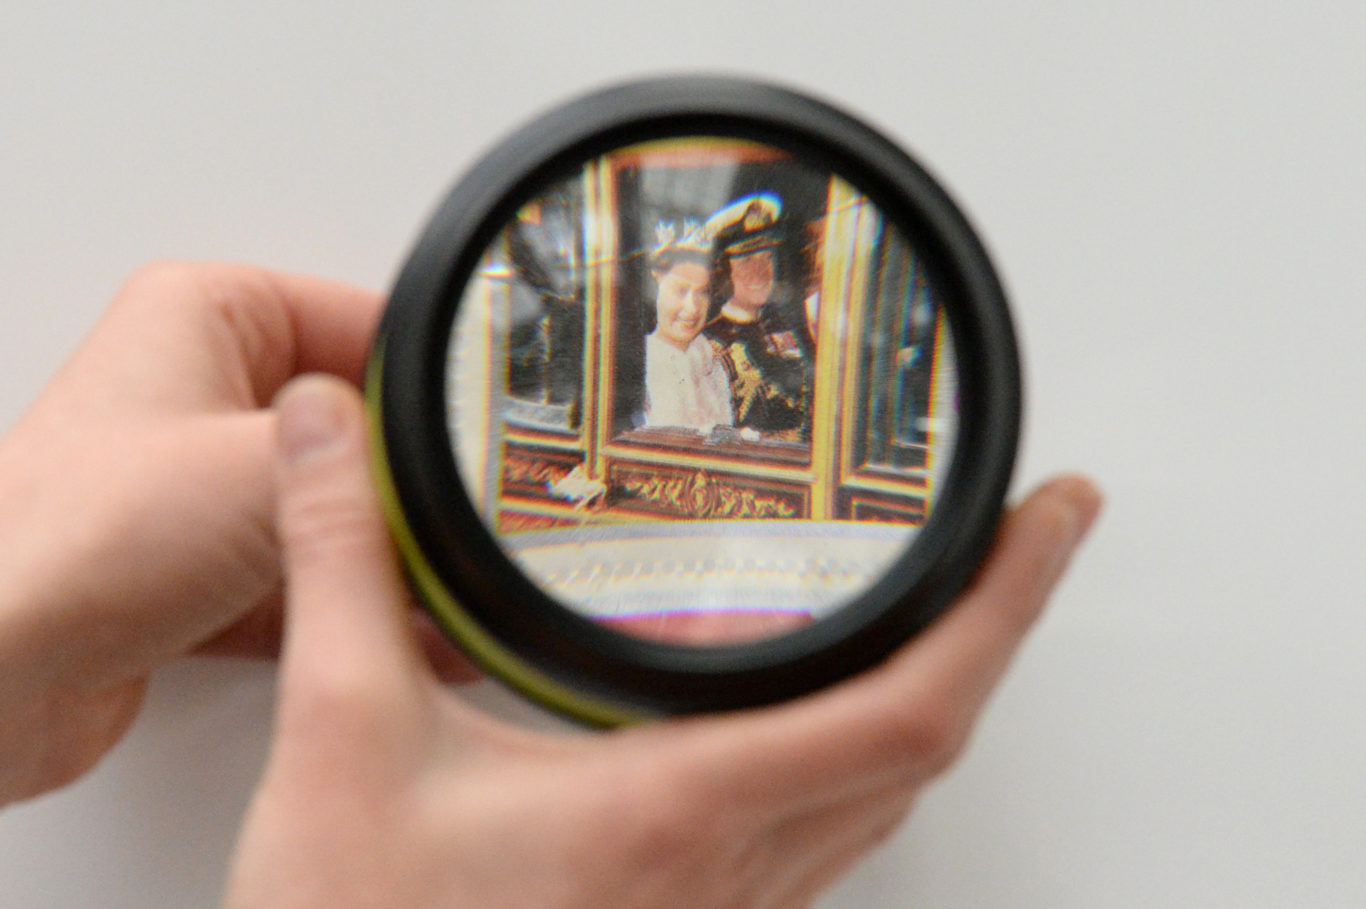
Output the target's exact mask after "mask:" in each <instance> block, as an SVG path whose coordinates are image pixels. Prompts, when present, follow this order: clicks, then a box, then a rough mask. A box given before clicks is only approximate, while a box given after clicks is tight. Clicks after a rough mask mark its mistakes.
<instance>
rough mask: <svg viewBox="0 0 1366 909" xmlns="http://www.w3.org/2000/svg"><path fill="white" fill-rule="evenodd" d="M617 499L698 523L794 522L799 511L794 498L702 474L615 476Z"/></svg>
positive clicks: (798, 504) (799, 513)
mask: <svg viewBox="0 0 1366 909" xmlns="http://www.w3.org/2000/svg"><path fill="white" fill-rule="evenodd" d="M617 489H618V491H619V492H618V496H617V497H618V498H620V499H633V500H635V501H637V502H640V503H643V504H646V505H651V506H654V507H655V508H658V509H661V510H663V511H667V512H670V513H672V514H678V515H687V516H689V517H693V518H697V519H699V520H713V521H716V520H746V519H762V518H797V517H800V516H801V513H802V509H801V506H800V503H799V502H794V501H793V500H794V499H795V498H797V496H796V495H795V494H792V495H784V494H783V493H782V492H773V491H760V490H755V489H749V488H745V487H743V486H737V485H735V484H734V483H732V482H729V481H728V480H726V479H718V478H717V477H715V476H712V475H710V474H708V473H707V472H706V471H705V470H698V471H697V472H696V473H693V474H691V475H688V474H673V475H660V474H634V473H625V472H623V475H619V476H618V486H617Z"/></svg>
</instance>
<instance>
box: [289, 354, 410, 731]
mask: <svg viewBox="0 0 1366 909" xmlns="http://www.w3.org/2000/svg"><path fill="white" fill-rule="evenodd" d="M275 409H276V411H277V414H278V420H279V425H278V429H277V444H276V478H277V483H278V492H279V499H278V505H277V508H278V514H277V525H278V533H279V537H280V542H281V546H282V549H283V560H284V573H285V597H286V607H285V608H286V612H285V641H284V658H283V666H282V670H281V672H282V688H283V689H284V690H285V691H287V692H290V693H292V694H294V695H296V696H297V695H298V694H300V693H301V692H300V689H303V690H305V691H311V692H313V693H314V694H322V693H330V694H333V695H339V696H340V697H341V699H342V700H347V699H348V698H349V699H355V698H357V697H361V698H364V699H365V700H366V702H368V703H371V704H373V705H376V706H377V707H378V708H380V709H386V708H385V705H387V709H389V710H392V709H394V708H395V707H396V706H397V705H398V703H399V702H400V701H401V699H402V698H403V697H404V695H405V693H410V692H411V691H413V689H414V687H415V686H416V685H418V684H419V683H420V682H421V680H422V679H423V673H424V671H425V664H424V663H423V660H422V657H421V654H420V652H419V650H418V648H417V645H416V644H415V642H414V640H413V637H412V633H411V630H410V624H409V615H408V613H409V597H408V591H407V587H406V585H405V584H404V582H403V578H402V576H401V574H400V572H399V568H398V565H397V561H396V558H395V555H394V550H393V546H392V544H391V542H390V539H389V534H388V531H387V528H386V526H385V523H384V519H383V516H382V514H381V511H380V507H379V502H378V501H377V499H376V496H375V492H374V489H373V487H372V485H371V480H370V472H369V469H368V465H367V462H366V445H365V420H364V414H363V410H362V406H361V402H360V396H359V395H358V394H357V393H356V392H355V390H354V389H352V388H351V387H350V386H349V385H347V384H346V383H345V382H343V381H341V380H339V379H334V378H330V377H324V376H305V377H303V378H301V379H296V380H294V381H292V382H291V383H290V384H288V385H287V386H286V387H285V388H284V389H283V390H282V391H281V392H280V394H279V395H278V396H277V398H276V403H275ZM305 700H316V698H312V699H305ZM337 706H341V707H343V708H348V709H349V707H360V706H361V705H360V704H353V705H346V704H339V705H337Z"/></svg>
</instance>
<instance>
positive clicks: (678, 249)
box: [645, 231, 732, 433]
mask: <svg viewBox="0 0 1366 909" xmlns="http://www.w3.org/2000/svg"><path fill="white" fill-rule="evenodd" d="M710 261H711V252H710V248H709V245H708V244H707V243H706V242H705V241H703V240H702V239H701V238H700V235H699V234H698V233H697V232H696V231H693V232H690V233H689V234H688V235H686V236H685V237H684V238H683V240H681V241H679V242H674V241H673V240H672V238H671V237H670V238H669V239H666V241H665V243H664V245H663V246H662V247H661V248H660V249H659V250H658V251H657V252H656V253H655V258H654V263H653V267H652V268H651V272H652V274H653V275H654V279H655V284H656V286H657V292H656V295H655V328H654V330H653V331H652V332H650V333H649V334H648V335H646V336H645V425H646V426H676V427H684V428H688V429H695V430H697V431H698V432H702V433H709V432H711V430H712V428H713V427H715V426H718V425H720V426H730V425H732V414H731V393H730V383H729V381H727V379H726V373H725V371H724V370H723V369H722V368H721V366H720V365H719V364H718V363H717V360H716V355H715V353H714V352H713V350H712V345H711V344H709V343H708V342H707V339H706V338H703V337H701V334H700V333H701V331H702V326H703V324H704V323H705V322H706V320H707V311H708V309H709V308H710V305H711V268H710Z"/></svg>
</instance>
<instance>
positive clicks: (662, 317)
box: [655, 262, 711, 350]
mask: <svg viewBox="0 0 1366 909" xmlns="http://www.w3.org/2000/svg"><path fill="white" fill-rule="evenodd" d="M655 280H656V282H658V284H659V293H657V294H656V295H655V334H656V335H658V336H659V337H660V338H661V339H662V340H664V341H666V342H667V343H669V344H671V345H673V346H674V347H676V348H678V349H679V350H687V349H688V345H689V344H691V343H692V339H693V338H695V337H697V333H698V332H699V331H701V330H702V323H703V322H704V321H706V318H707V306H708V304H710V302H711V292H710V289H709V286H710V284H711V272H709V271H708V270H707V267H706V266H705V265H702V264H701V263H698V262H677V263H675V264H674V265H673V267H671V268H670V269H669V270H668V271H666V272H663V273H662V274H657V275H655Z"/></svg>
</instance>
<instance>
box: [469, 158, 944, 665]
mask: <svg viewBox="0 0 1366 909" xmlns="http://www.w3.org/2000/svg"><path fill="white" fill-rule="evenodd" d="M448 362H449V365H448V369H447V402H448V409H449V421H450V429H451V438H452V439H453V441H454V447H455V452H454V455H455V461H456V466H457V469H458V472H459V475H460V477H461V480H462V482H463V483H464V484H465V487H466V489H467V492H468V493H469V495H470V497H471V499H472V500H473V502H474V505H475V508H476V510H477V511H478V513H479V514H480V516H481V517H482V518H483V520H484V521H485V522H486V524H487V525H488V527H489V528H490V530H491V531H492V532H493V534H494V536H495V537H496V538H497V539H498V540H499V542H500V543H501V545H502V546H503V547H504V548H505V550H506V551H507V553H508V554H509V556H510V557H511V558H512V559H513V561H514V562H516V563H517V564H518V565H519V566H520V567H521V569H522V570H523V571H524V572H525V573H526V574H527V575H528V576H529V577H530V578H532V579H533V580H535V581H537V582H538V583H539V584H540V585H541V586H542V587H543V588H544V589H545V590H546V591H547V592H548V593H549V594H550V595H551V596H553V597H554V598H555V599H556V600H558V601H559V602H561V603H563V604H564V605H565V606H566V607H568V608H569V609H572V610H574V611H576V612H578V613H580V614H582V615H585V616H589V617H592V618H593V619H596V620H599V621H601V622H602V623H604V624H606V625H607V626H609V627H612V628H615V629H617V630H619V631H622V632H624V633H628V634H633V635H637V636H641V637H646V638H651V639H655V640H662V641H668V642H671V643H675V644H689V645H716V644H733V643H742V642H747V641H753V640H757V639H761V638H766V637H770V636H773V635H777V634H782V633H785V632H788V631H791V630H794V629H797V628H800V627H802V626H805V625H808V624H810V623H812V622H814V621H819V620H820V619H822V618H824V617H826V616H829V615H830V614H832V613H833V612H835V611H837V610H838V609H840V608H841V606H843V605H845V604H847V603H849V602H850V601H851V600H852V599H853V598H855V597H857V596H858V595H859V594H861V593H863V592H864V591H865V590H867V588H868V587H869V586H870V585H871V584H873V583H874V582H876V581H877V580H878V579H880V578H881V577H882V576H883V575H884V574H886V572H887V570H888V568H889V567H890V566H891V564H892V563H893V562H894V561H895V560H896V559H897V558H898V557H899V556H901V555H902V554H903V553H904V552H905V551H906V549H907V547H908V546H909V545H910V544H911V543H912V542H913V541H914V538H915V535H916V533H917V530H918V528H919V527H920V526H921V525H923V523H924V522H925V520H926V518H927V516H928V515H929V513H930V511H931V509H932V507H933V504H934V501H935V499H936V497H937V494H938V491H939V487H940V485H941V481H942V478H943V476H944V475H945V473H946V468H947V465H948V464H949V462H950V461H951V459H952V454H953V449H954V440H955V430H956V427H957V422H958V409H957V408H958V405H957V400H956V371H955V368H954V362H953V345H952V341H951V336H950V331H949V326H948V325H947V322H946V319H945V316H944V313H943V311H942V309H941V306H940V301H939V300H938V299H937V297H936V291H935V287H934V285H933V284H932V281H931V278H930V275H929V274H928V273H927V270H926V268H925V267H924V263H923V262H922V261H921V257H920V255H919V254H918V252H917V250H916V249H915V248H913V247H912V246H911V245H910V243H909V242H908V240H907V238H906V237H905V236H904V235H903V234H902V233H901V231H900V230H898V228H897V227H896V226H895V225H894V224H893V223H891V222H890V221H889V220H888V219H887V218H886V217H884V214H883V212H882V211H881V210H880V209H879V208H878V207H877V206H876V205H875V204H874V203H873V202H872V201H870V200H869V199H868V198H866V197H865V196H863V195H862V194H861V193H860V192H859V191H858V189H856V188H855V187H854V186H852V185H850V184H849V183H847V182H845V181H844V180H842V179H841V178H840V177H838V176H836V175H834V174H831V173H829V172H823V171H820V170H817V169H814V168H812V167H811V166H809V165H808V164H805V163H803V162H802V161H800V160H797V159H795V158H794V157H792V156H791V155H789V154H787V153H785V152H784V151H782V150H780V149H777V148H773V147H770V146H767V145H761V144H757V143H753V142H745V141H739V140H733V139H725V138H719V137H706V136H699V137H689V138H685V139H673V140H668V141H662V142H651V143H647V144H642V145H633V146H629V147H626V148H621V149H618V150H616V151H614V152H611V153H609V154H607V155H604V156H602V157H599V158H596V159H594V160H592V161H590V162H588V163H587V164H586V165H585V166H584V167H583V169H582V170H581V171H580V172H578V173H575V174H572V175H570V176H569V177H567V178H565V179H563V180H561V181H559V182H557V183H555V184H553V185H550V186H546V187H544V188H543V189H542V190H541V191H540V192H539V193H538V194H537V195H536V196H535V197H534V198H530V199H528V200H526V202H525V204H523V205H522V206H521V207H520V209H519V210H518V211H517V212H516V215H515V216H514V217H513V218H512V220H511V221H510V222H509V223H508V224H507V226H506V227H505V229H503V230H502V231H501V232H500V233H499V234H498V236H497V238H496V239H495V240H494V242H493V243H492V244H491V245H490V247H489V248H488V250H487V251H486V253H485V255H484V257H483V259H482V261H481V263H480V266H479V268H478V269H477V271H476V273H475V274H474V276H473V277H472V278H471V279H470V281H469V282H468V284H467V285H466V286H465V288H464V289H463V294H462V298H461V301H460V305H459V308H458V310H457V314H456V321H455V325H454V328H453V331H452V337H451V342H450V347H449V361H448Z"/></svg>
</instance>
